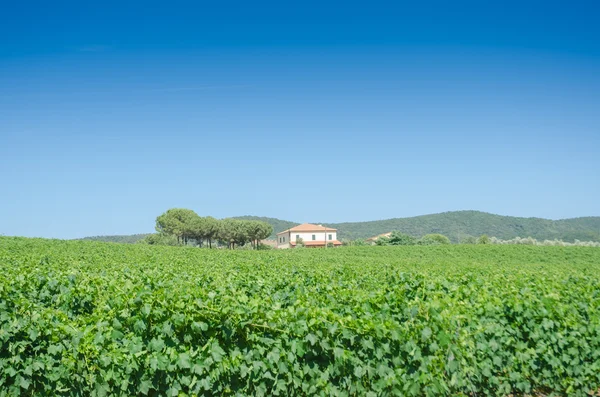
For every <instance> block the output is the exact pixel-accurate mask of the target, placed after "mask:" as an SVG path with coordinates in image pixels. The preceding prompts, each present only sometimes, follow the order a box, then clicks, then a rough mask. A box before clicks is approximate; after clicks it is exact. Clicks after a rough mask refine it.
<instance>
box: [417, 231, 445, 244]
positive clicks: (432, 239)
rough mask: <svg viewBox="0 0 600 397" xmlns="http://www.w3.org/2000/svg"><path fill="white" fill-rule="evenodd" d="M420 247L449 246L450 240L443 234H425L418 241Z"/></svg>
mask: <svg viewBox="0 0 600 397" xmlns="http://www.w3.org/2000/svg"><path fill="white" fill-rule="evenodd" d="M419 244H420V245H441V244H450V239H449V238H448V237H446V236H444V235H443V234H439V233H432V234H426V235H425V236H423V237H421V239H420V240H419Z"/></svg>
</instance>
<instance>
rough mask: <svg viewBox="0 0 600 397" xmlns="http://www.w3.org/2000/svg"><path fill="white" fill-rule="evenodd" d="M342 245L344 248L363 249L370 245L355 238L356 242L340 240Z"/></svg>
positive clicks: (362, 239) (363, 240)
mask: <svg viewBox="0 0 600 397" xmlns="http://www.w3.org/2000/svg"><path fill="white" fill-rule="evenodd" d="M342 245H344V246H355V247H364V246H367V245H371V244H369V243H368V242H367V240H365V239H364V238H357V239H356V240H347V239H344V240H342Z"/></svg>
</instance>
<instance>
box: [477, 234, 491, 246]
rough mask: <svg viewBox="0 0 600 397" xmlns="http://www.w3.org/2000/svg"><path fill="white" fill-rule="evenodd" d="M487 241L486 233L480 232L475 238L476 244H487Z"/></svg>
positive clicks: (488, 240)
mask: <svg viewBox="0 0 600 397" xmlns="http://www.w3.org/2000/svg"><path fill="white" fill-rule="evenodd" d="M489 243H490V238H489V237H488V236H487V234H482V235H481V236H479V238H478V239H477V244H489Z"/></svg>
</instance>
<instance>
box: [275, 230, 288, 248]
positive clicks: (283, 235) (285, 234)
mask: <svg viewBox="0 0 600 397" xmlns="http://www.w3.org/2000/svg"><path fill="white" fill-rule="evenodd" d="M284 237H285V242H284V243H280V241H281V239H282V238H284ZM277 248H290V241H289V232H286V233H283V234H278V235H277Z"/></svg>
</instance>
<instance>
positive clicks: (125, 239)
mask: <svg viewBox="0 0 600 397" xmlns="http://www.w3.org/2000/svg"><path fill="white" fill-rule="evenodd" d="M150 234H151V233H144V234H130V235H115V236H93V237H84V238H81V239H79V240H89V241H104V242H106V243H124V244H134V243H137V242H139V241H141V240H143V239H144V238H146V237H147V236H149V235H150Z"/></svg>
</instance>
